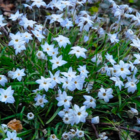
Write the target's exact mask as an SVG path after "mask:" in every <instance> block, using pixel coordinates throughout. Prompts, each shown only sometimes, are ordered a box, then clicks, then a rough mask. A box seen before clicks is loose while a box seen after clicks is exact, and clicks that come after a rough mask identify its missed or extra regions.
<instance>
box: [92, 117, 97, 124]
mask: <svg viewBox="0 0 140 140" xmlns="http://www.w3.org/2000/svg"><path fill="white" fill-rule="evenodd" d="M91 123H93V124H98V123H99V116H96V117H94V118H92V119H91Z"/></svg>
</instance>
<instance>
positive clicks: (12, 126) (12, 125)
mask: <svg viewBox="0 0 140 140" xmlns="http://www.w3.org/2000/svg"><path fill="white" fill-rule="evenodd" d="M7 126H8V127H9V128H10V129H12V130H16V131H17V132H20V131H21V130H22V129H23V127H22V124H21V121H19V120H16V119H13V120H11V121H10V122H9V123H8V124H7Z"/></svg>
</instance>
